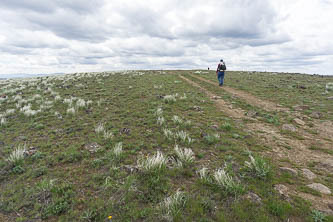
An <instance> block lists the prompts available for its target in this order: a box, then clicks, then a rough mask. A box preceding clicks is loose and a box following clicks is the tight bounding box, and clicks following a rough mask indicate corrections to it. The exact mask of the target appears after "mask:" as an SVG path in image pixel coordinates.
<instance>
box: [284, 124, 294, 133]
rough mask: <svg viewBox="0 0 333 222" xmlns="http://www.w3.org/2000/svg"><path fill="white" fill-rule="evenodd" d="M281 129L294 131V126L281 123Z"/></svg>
mask: <svg viewBox="0 0 333 222" xmlns="http://www.w3.org/2000/svg"><path fill="white" fill-rule="evenodd" d="M282 129H283V130H287V131H291V132H295V131H296V127H295V126H294V125H292V124H283V125H282Z"/></svg>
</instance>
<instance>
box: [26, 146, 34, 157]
mask: <svg viewBox="0 0 333 222" xmlns="http://www.w3.org/2000/svg"><path fill="white" fill-rule="evenodd" d="M36 152H37V148H36V147H30V148H29V149H28V150H26V151H25V152H24V155H26V156H32V155H34V154H35V153H36Z"/></svg>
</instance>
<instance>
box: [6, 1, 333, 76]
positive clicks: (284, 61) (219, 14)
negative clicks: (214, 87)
mask: <svg viewBox="0 0 333 222" xmlns="http://www.w3.org/2000/svg"><path fill="white" fill-rule="evenodd" d="M332 10H333V2H332V1H330V0H318V1H308V0H305V1H304V0H295V1H287V0H279V1H275V0H270V1H262V0H252V1H250V0H234V1H227V0H219V1H218V0H205V1H202V0H191V1H189V0H183V1H178V0H168V1H167V0H165V1H153V0H147V1H134V0H127V1H118V0H109V1H106V0H105V1H104V0H94V1H91V0H73V1H65V0H52V1H51V0H3V1H2V3H1V5H0V16H1V18H2V19H1V20H0V58H1V59H0V68H1V69H0V77H1V73H2V74H4V73H53V72H81V71H105V70H119V69H194V68H207V67H211V68H215V66H216V64H217V62H218V60H219V59H220V58H223V59H224V60H225V61H226V62H227V65H228V68H230V69H234V70H267V71H289V72H306V73H320V74H333V72H331V70H332V68H333V64H332V63H331V62H330V61H333V60H332V58H333V46H332V44H331V43H330V39H332V37H333V28H332V26H331V25H330V24H329V21H332V19H333V17H332V15H331V13H329V12H331V11H332Z"/></svg>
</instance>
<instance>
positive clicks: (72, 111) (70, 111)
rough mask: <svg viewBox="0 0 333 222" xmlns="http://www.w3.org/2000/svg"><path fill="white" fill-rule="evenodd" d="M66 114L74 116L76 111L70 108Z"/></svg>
mask: <svg viewBox="0 0 333 222" xmlns="http://www.w3.org/2000/svg"><path fill="white" fill-rule="evenodd" d="M66 113H67V114H69V115H75V113H76V110H75V108H74V107H71V108H68V109H67V110H66Z"/></svg>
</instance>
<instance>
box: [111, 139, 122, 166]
mask: <svg viewBox="0 0 333 222" xmlns="http://www.w3.org/2000/svg"><path fill="white" fill-rule="evenodd" d="M108 156H109V159H110V160H112V161H115V162H117V161H120V160H121V159H122V157H123V143H122V142H119V143H117V144H116V145H115V146H114V147H113V149H111V150H110V151H109V153H108Z"/></svg>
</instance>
